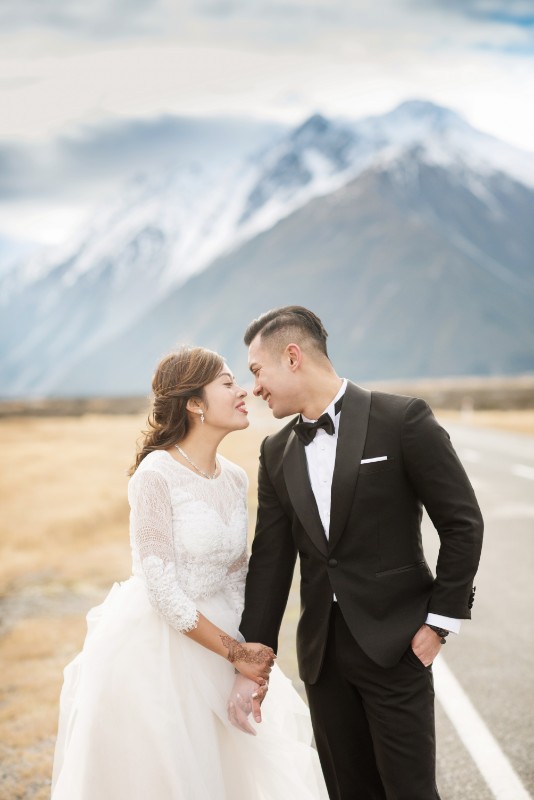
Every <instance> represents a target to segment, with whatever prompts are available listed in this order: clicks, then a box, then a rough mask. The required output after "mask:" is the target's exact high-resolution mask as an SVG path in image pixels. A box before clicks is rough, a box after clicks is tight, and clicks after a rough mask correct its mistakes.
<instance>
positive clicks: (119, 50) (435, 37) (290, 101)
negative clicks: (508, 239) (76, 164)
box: [0, 0, 534, 240]
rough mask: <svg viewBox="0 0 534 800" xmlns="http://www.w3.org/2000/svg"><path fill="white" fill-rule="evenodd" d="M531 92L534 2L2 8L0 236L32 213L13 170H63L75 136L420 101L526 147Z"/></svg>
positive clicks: (282, 119)
mask: <svg viewBox="0 0 534 800" xmlns="http://www.w3.org/2000/svg"><path fill="white" fill-rule="evenodd" d="M533 89H534V0H380V2H378V0H91V2H87V0H84V2H81V0H2V4H1V5H0V108H1V109H2V113H1V114H0V203H2V206H3V210H4V212H5V213H4V216H3V219H4V222H3V227H2V222H0V237H1V236H2V235H4V236H7V235H8V234H9V235H13V236H15V237H16V236H17V235H18V234H17V224H16V219H17V213H19V212H18V211H17V209H19V211H20V209H21V208H22V207H23V205H24V204H25V208H26V209H27V210H28V209H30V206H31V202H32V201H33V202H34V206H35V208H38V207H39V203H38V202H37V200H36V198H35V197H33V200H32V197H31V194H32V193H34V195H39V192H40V191H41V190H38V188H37V186H36V184H35V181H34V182H32V180H31V179H30V177H31V176H30V177H28V176H27V175H25V174H24V163H26V165H29V164H30V163H33V165H34V166H33V167H32V169H31V170H30V169H29V168H28V169H27V172H28V173H30V172H31V175H33V176H35V175H36V174H37V172H39V170H38V169H37V167H35V164H37V163H38V162H39V159H40V163H41V165H44V166H46V165H48V167H49V169H50V164H51V163H52V161H53V158H58V159H59V161H61V164H62V165H63V167H64V164H65V163H66V162H65V159H64V155H65V153H64V151H68V150H69V147H70V151H69V152H71V154H72V146H73V144H72V143H73V142H76V141H78V142H79V141H80V137H81V139H82V140H83V141H84V142H85V146H87V147H89V146H91V141H92V145H93V146H94V148H98V147H102V148H104V149H105V147H106V145H105V142H106V136H105V132H106V131H107V130H109V131H113V133H114V135H115V139H116V140H117V142H118V145H120V144H121V143H120V136H119V137H118V139H117V131H118V130H123V131H124V130H126V128H128V126H130V128H129V129H128V134H127V135H128V137H129V140H130V139H131V137H132V135H133V136H134V138H135V135H134V134H132V130H133V129H132V127H131V126H136V127H135V130H136V131H138V130H139V126H144V128H143V130H145V131H146V130H149V129H151V128H150V126H153V125H156V124H159V123H158V120H161V119H166V120H167V121H168V120H169V119H172V118H173V117H174V116H176V117H178V118H181V119H183V118H184V117H187V116H195V117H210V118H212V117H216V116H219V115H221V116H224V117H225V119H226V120H227V124H231V121H232V119H234V120H235V121H242V120H243V119H244V118H249V119H250V118H252V119H253V120H256V121H265V120H268V121H272V122H278V123H284V124H294V123H297V122H299V121H301V120H302V119H303V118H304V117H305V116H306V115H307V114H309V113H312V112H314V111H317V110H320V111H322V112H323V113H325V114H327V115H333V116H349V117H361V116H365V115H368V114H374V113H381V112H384V111H387V110H389V109H390V108H392V107H393V106H394V105H396V104H397V103H399V102H401V101H402V100H405V99H408V98H426V99H430V100H433V101H435V102H438V103H441V104H443V105H447V106H450V107H452V108H454V109H455V110H457V111H459V112H461V113H462V114H464V115H465V116H466V117H467V119H468V120H469V121H470V122H471V123H472V124H473V125H475V126H476V127H478V128H481V129H483V130H485V131H487V132H489V133H492V134H494V135H495V136H498V137H499V138H502V139H504V140H506V141H508V142H510V143H512V144H514V145H517V146H519V147H522V148H524V149H528V150H532V151H534V114H532V110H531V107H532V96H533ZM228 120H230V122H228ZM243 130H244V129H243ZM254 130H256V129H255V128H254V126H252V127H251V128H250V130H249V131H248V133H247V132H245V133H244V134H243V136H242V138H243V143H246V141H248V140H249V138H250V140H251V141H252V140H253V139H254V135H255V134H254V135H253V131H254ZM167 133H168V131H167ZM249 134H250V136H249ZM136 135H137V134H136ZM91 137H92V139H91ZM247 137H248V138H247ZM89 140H91V141H89ZM108 150H109V145H108ZM122 152H123V154H124V153H125V152H128V151H126V150H124V149H123V151H122ZM29 154H32V155H31V158H33V159H34V161H33V162H31V159H30V158H29ZM58 154H60V155H61V158H60V157H59V155H58ZM123 160H124V158H123ZM59 161H58V163H59ZM44 166H43V171H42V176H44V177H43V179H42V180H43V181H44V182H46V181H47V180H48V176H49V172H47V170H46V169H45V168H44ZM2 171H3V172H4V181H3V183H2V175H1V173H2ZM75 173H76V169H74V170H73V172H72V174H75ZM58 174H59V173H58ZM17 181H19V183H17ZM37 183H38V181H37ZM41 189H42V187H41ZM45 194H46V191H43V192H41V196H43V195H45ZM28 213H29V211H28ZM36 213H37V214H39V212H38V211H37V212H36ZM65 213H66V211H65ZM18 219H19V220H20V219H22V217H21V216H20V213H19V217H18ZM65 219H66V217H65ZM10 226H11V227H10ZM19 227H20V225H19ZM38 227H39V226H38V225H36V228H35V230H36V236H37V237H39V236H40V235H41V234H42V233H43V231H41V232H40V233H39V231H38ZM52 228H53V225H52ZM45 238H46V237H45ZM49 238H50V240H52V239H53V238H54V236H53V235H52V234H51V235H50V237H49Z"/></svg>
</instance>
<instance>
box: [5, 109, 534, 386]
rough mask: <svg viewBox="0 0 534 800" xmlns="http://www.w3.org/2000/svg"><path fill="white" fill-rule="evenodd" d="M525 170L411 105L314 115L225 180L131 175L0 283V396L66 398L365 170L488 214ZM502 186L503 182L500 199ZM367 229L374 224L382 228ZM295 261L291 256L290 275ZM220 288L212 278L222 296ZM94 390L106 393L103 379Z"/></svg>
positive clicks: (457, 124)
mask: <svg viewBox="0 0 534 800" xmlns="http://www.w3.org/2000/svg"><path fill="white" fill-rule="evenodd" d="M407 154H409V155H410V157H408V158H407V157H406V155H407ZM532 161H533V159H532V158H531V157H529V156H528V155H527V154H524V153H521V152H520V151H517V150H515V149H514V148H512V147H509V146H507V145H505V144H503V143H501V142H498V141H496V140H494V139H492V138H491V137H489V136H486V135H484V134H482V133H480V132H478V131H475V130H474V129H473V128H471V127H470V126H469V125H468V123H467V122H466V121H465V120H463V119H462V118H461V117H459V116H458V115H456V114H455V113H454V112H452V111H449V110H448V109H443V108H440V107H438V106H435V105H433V104H430V103H425V102H421V101H412V102H408V103H404V104H402V105H401V106H399V107H398V108H396V109H394V110H393V111H392V112H390V113H388V114H385V115H383V116H380V117H373V118H368V119H365V120H361V121H357V122H349V121H347V120H341V121H339V120H337V121H336V120H328V119H326V118H325V117H323V116H321V115H320V114H316V115H314V116H312V117H311V118H310V119H309V120H307V121H306V122H305V123H304V124H303V125H301V126H299V127H298V128H296V129H295V130H293V131H291V132H290V133H289V134H288V135H285V136H283V137H281V138H277V140H275V141H274V142H273V143H272V145H271V146H269V147H268V148H266V149H264V150H263V151H262V152H260V153H257V154H254V155H253V156H251V157H250V158H248V159H247V160H245V161H244V162H242V163H239V164H230V165H227V167H226V169H224V170H222V169H220V168H217V169H215V168H213V167H211V165H209V164H205V165H203V166H202V168H200V167H194V168H193V167H192V168H190V169H187V170H184V169H179V170H174V171H172V170H170V171H168V172H167V173H165V174H163V175H162V174H159V175H151V176H149V177H138V178H136V179H135V180H132V181H131V182H130V183H129V184H128V185H127V187H125V189H124V191H123V192H122V193H121V195H120V196H119V197H118V198H117V199H116V200H115V201H114V202H113V204H111V205H109V206H108V207H104V208H102V210H100V212H99V213H98V214H97V215H96V216H95V218H94V220H93V222H92V223H91V224H90V225H89V226H88V228H87V229H86V230H85V231H83V232H81V235H80V237H79V238H78V240H77V241H75V242H72V243H71V244H70V245H69V246H68V247H66V248H63V250H62V252H59V253H58V252H56V253H54V252H53V251H48V252H47V253H45V254H41V255H38V256H35V257H33V258H31V259H29V260H28V261H27V262H24V263H23V264H21V267H20V268H19V269H18V270H16V271H10V273H9V274H8V275H6V276H5V277H4V279H2V278H0V314H1V321H0V332H1V333H0V336H1V342H2V345H1V351H0V387H1V388H0V395H4V396H14V395H28V394H46V393H54V392H55V391H58V390H59V387H60V391H61V392H62V393H68V387H67V386H66V385H65V376H67V375H69V374H73V372H76V365H77V364H81V363H84V362H85V361H86V360H87V359H88V358H90V356H91V353H95V354H96V353H102V352H105V351H106V348H107V347H108V344H111V343H113V342H114V341H116V340H117V339H120V338H121V337H124V336H126V337H127V336H128V331H133V330H135V328H136V325H137V322H138V321H141V320H142V319H144V318H146V316H147V315H149V314H150V311H151V309H152V308H153V309H157V308H158V307H159V306H160V304H162V303H165V301H166V298H168V297H171V296H177V295H176V293H179V292H180V290H181V288H180V287H184V289H185V287H186V286H188V284H189V283H191V281H192V280H193V277H194V276H195V275H197V274H200V273H202V272H203V271H205V270H207V269H208V267H209V266H210V265H211V264H214V263H215V262H216V261H217V260H220V259H223V260H224V258H225V257H230V256H231V253H232V252H238V251H239V249H240V248H243V247H244V246H245V245H246V243H247V242H254V241H256V240H257V239H258V237H260V236H261V235H262V234H266V233H267V232H269V231H272V230H274V228H275V226H276V225H277V224H278V223H280V222H281V221H282V220H285V219H287V218H289V216H290V215H292V214H294V213H296V212H297V211H298V210H299V209H302V208H304V207H306V206H307V205H308V204H309V203H310V202H311V201H313V200H314V199H316V198H321V197H325V198H327V199H328V198H332V201H333V202H334V199H335V197H336V196H337V193H338V192H339V191H340V190H341V189H342V188H343V187H344V186H347V185H348V184H349V183H353V182H354V181H355V180H357V179H358V178H359V176H363V175H365V174H366V172H368V171H369V170H370V169H374V170H377V169H378V170H379V171H380V170H382V171H384V174H387V175H388V180H391V181H393V182H395V181H397V183H398V185H399V186H402V185H404V189H405V190H406V189H407V186H408V184H409V182H410V181H411V182H412V184H414V185H413V186H412V187H411V190H410V191H411V192H412V194H413V192H414V186H415V194H417V191H416V190H417V184H418V181H420V180H421V174H422V173H421V171H420V170H419V169H418V166H417V165H419V164H427V165H433V166H435V167H439V169H441V170H444V171H446V173H447V175H448V176H449V177H450V179H451V180H452V181H453V183H454V182H455V183H456V185H457V189H458V192H459V193H460V194H461V193H463V194H464V195H468V196H469V197H474V198H477V199H478V201H479V202H482V203H483V204H486V205H487V207H488V212H489V214H490V217H491V214H493V215H494V216H495V215H497V216H498V215H501V216H502V214H503V208H506V197H503V192H504V193H506V191H508V190H510V191H512V192H514V193H517V191H518V190H517V186H518V185H519V186H524V187H525V191H527V192H528V191H530V187H531V186H534V177H533V176H534V169H533V163H532ZM436 174H437V173H436ZM502 176H508V177H509V179H510V181H511V183H510V185H509V186H508V189H507V188H506V180H503V179H502ZM510 187H512V188H510ZM510 202H512V201H510ZM503 203H504V205H503ZM431 206H432V204H430V203H429V204H428V206H427V207H426V208H425V207H420V208H418V211H417V213H418V214H419V216H421V215H423V216H424V214H425V213H426V214H428V215H429V216H432V215H434V216H435V215H436V214H437V213H438V214H439V213H441V211H437V210H436V208H438V206H439V204H438V206H436V207H432V208H431ZM466 209H467V218H466V219H465V220H464V222H465V224H464V225H463V226H462V220H461V219H453V218H451V219H449V223H450V224H449V235H450V237H452V238H455V240H456V241H457V242H460V241H461V244H462V247H463V248H464V250H465V252H466V253H467V252H468V251H469V250H470V248H471V252H473V250H475V251H477V252H479V249H480V246H481V243H480V241H479V239H483V238H484V231H483V230H478V229H477V228H476V226H475V227H473V226H471V228H470V227H469V218H468V217H469V204H467V206H465V205H464V211H463V214H464V215H465V213H466ZM473 214H474V211H473ZM445 216H447V215H445ZM449 216H450V215H449ZM525 223H526V220H525ZM373 224H375V225H377V226H378V227H379V225H380V219H379V218H378V219H375V220H373ZM481 224H482V223H481ZM483 224H484V225H487V219H485V220H484V222H483ZM477 248H478V250H477ZM482 250H483V248H482ZM294 256H295V254H288V263H287V269H288V270H290V269H291V263H292V262H291V259H292V258H294ZM526 258H527V264H526V266H525V267H524V269H525V273H528V270H529V266H528V254H527V255H526ZM492 259H493V262H492ZM483 260H484V265H485V266H484V268H485V269H494V270H497V271H499V270H501V271H502V270H504V271H506V269H509V272H510V274H511V279H512V278H513V279H514V280H516V279H517V275H516V270H515V263H514V265H513V267H512V268H511V269H510V268H508V267H507V266H506V264H503V263H502V262H501V261H499V260H498V259H496V258H495V257H494V256H493V255H492V254H491V253H485V254H484V255H483ZM520 260H521V259H520ZM492 263H493V266H492ZM519 280H521V278H519ZM221 281H224V276H221V275H220V274H218V277H217V285H218V286H219V288H220V286H221V283H220V282H221ZM208 290H209V289H208ZM204 291H206V289H205V288H204ZM176 330H177V331H178V330H180V319H177V320H176ZM156 338H157V337H156ZM174 340H175V337H174V336H173V337H172V339H171V340H170V341H169V342H168V345H167V347H170V346H172V344H173V341H174ZM157 355H158V353H156V357H157ZM384 377H387V375H384ZM92 379H93V380H95V378H94V376H93V378H92ZM94 385H95V391H98V392H103V393H106V385H105V381H104V383H101V385H99V387H98V388H96V384H94ZM80 390H81V389H80ZM83 391H90V387H86V388H84V389H83ZM113 391H115V389H113ZM124 391H125V392H126V391H129V388H128V387H127V386H125V387H124Z"/></svg>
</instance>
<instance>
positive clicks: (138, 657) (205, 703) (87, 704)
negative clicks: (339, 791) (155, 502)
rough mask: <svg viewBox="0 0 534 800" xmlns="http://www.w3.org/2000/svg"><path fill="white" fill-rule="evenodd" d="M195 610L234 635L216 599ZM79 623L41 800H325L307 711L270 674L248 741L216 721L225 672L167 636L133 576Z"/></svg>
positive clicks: (222, 713)
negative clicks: (47, 792) (83, 632)
mask: <svg viewBox="0 0 534 800" xmlns="http://www.w3.org/2000/svg"><path fill="white" fill-rule="evenodd" d="M197 605H198V608H199V610H200V611H201V612H202V613H203V614H204V615H205V616H206V617H208V619H210V620H211V621H212V622H214V623H215V624H216V625H218V626H219V627H220V628H222V629H223V630H225V631H227V632H228V633H230V634H231V635H235V634H236V632H237V625H238V619H237V618H236V613H235V611H234V610H232V608H231V607H230V606H229V604H228V601H227V599H226V597H225V596H224V595H223V594H222V593H221V594H218V595H215V596H213V597H210V598H209V599H207V600H204V601H202V602H199V603H198V604H197ZM87 623H88V633H87V637H86V640H85V643H84V647H83V650H82V652H81V653H79V655H78V656H77V657H76V658H75V659H74V661H72V662H71V663H70V664H69V665H68V666H67V667H66V669H65V679H64V685H63V689H62V692H61V701H60V714H59V729H58V738H57V744H56V751H55V757H54V772H53V779H52V800H149V798H150V799H152V798H154V800H287V798H294V799H295V800H300V799H301V798H302V800H308V799H309V800H317V798H327V796H328V795H327V792H326V788H325V785H324V781H323V778H322V774H321V770H320V766H319V760H318V757H317V753H316V751H315V750H314V749H313V748H312V747H311V737H312V730H311V722H310V717H309V712H308V709H307V706H306V704H305V703H304V702H303V700H302V699H301V698H300V697H299V696H298V694H297V692H296V691H295V689H294V688H293V686H292V685H291V682H290V681H289V680H288V679H287V678H286V677H285V676H284V675H283V673H282V672H281V670H280V669H279V668H278V667H276V666H275V667H274V668H273V671H272V673H271V680H270V685H269V692H268V695H267V697H266V699H265V700H264V702H263V706H262V715H263V721H262V722H261V724H256V723H255V722H254V721H253V720H252V717H250V718H249V719H250V721H251V725H252V726H253V727H254V728H255V730H256V734H257V735H256V736H250V735H247V734H245V733H243V732H241V731H239V730H237V729H236V728H234V727H233V726H232V725H231V724H230V723H229V722H228V720H227V713H226V703H227V700H228V697H229V694H230V690H231V687H232V685H233V681H234V671H233V667H232V666H231V664H229V663H227V662H225V661H224V660H223V659H222V658H221V657H220V656H217V655H215V654H214V653H211V652H210V651H209V650H206V648H204V647H202V646H201V645H199V644H197V643H196V642H193V641H192V640H191V639H189V638H188V637H187V636H184V635H183V634H181V633H178V632H177V631H175V630H173V629H172V628H170V627H169V625H167V624H166V623H165V622H164V621H163V620H162V619H161V617H159V616H158V614H156V612H155V611H154V610H153V609H152V607H151V605H150V603H149V601H148V597H147V594H146V590H145V587H144V585H143V583H142V581H141V580H140V579H138V578H136V577H132V578H130V579H129V580H127V581H125V582H124V583H122V584H115V585H114V586H113V588H112V590H111V591H110V593H109V595H108V596H107V598H106V600H105V601H104V603H102V605H100V606H97V607H96V608H93V609H91V611H90V612H89V614H88V616H87Z"/></svg>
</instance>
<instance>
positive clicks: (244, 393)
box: [237, 386, 248, 397]
mask: <svg viewBox="0 0 534 800" xmlns="http://www.w3.org/2000/svg"><path fill="white" fill-rule="evenodd" d="M237 394H238V395H239V397H246V396H247V394H248V392H247V390H246V389H243V387H242V386H238V387H237Z"/></svg>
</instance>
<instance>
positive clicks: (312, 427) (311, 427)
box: [293, 395, 344, 446]
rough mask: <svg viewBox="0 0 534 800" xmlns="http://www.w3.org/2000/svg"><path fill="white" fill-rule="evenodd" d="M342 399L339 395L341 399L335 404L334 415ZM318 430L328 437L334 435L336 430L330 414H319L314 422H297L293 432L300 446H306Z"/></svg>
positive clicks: (337, 412) (339, 407)
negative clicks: (324, 432) (321, 429)
mask: <svg viewBox="0 0 534 800" xmlns="http://www.w3.org/2000/svg"><path fill="white" fill-rule="evenodd" d="M343 397H344V395H341V397H340V398H339V400H338V401H337V403H336V404H335V406H334V414H339V412H340V410H341V406H342V404H343ZM319 428H323V430H325V431H326V432H327V433H328V434H330V436H332V435H333V434H334V433H335V431H336V428H335V425H334V420H333V419H332V417H331V416H330V414H327V413H326V412H325V413H324V414H321V416H320V417H319V419H318V420H316V421H315V422H297V424H296V425H294V427H293V430H294V431H295V433H296V434H297V436H298V437H299V439H300V441H301V442H302V444H303V445H304V446H306V445H307V444H309V443H310V442H312V441H313V440H314V439H315V434H316V433H317V431H318V430H319Z"/></svg>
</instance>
